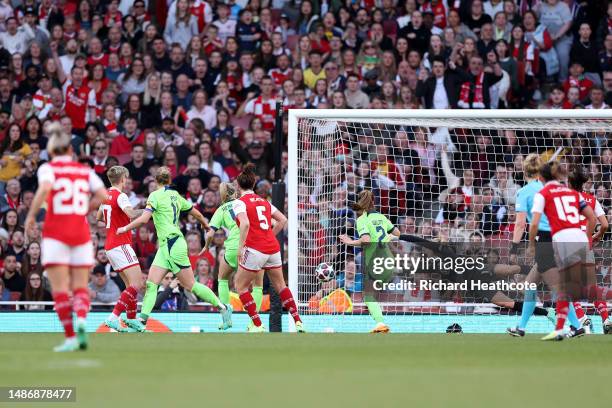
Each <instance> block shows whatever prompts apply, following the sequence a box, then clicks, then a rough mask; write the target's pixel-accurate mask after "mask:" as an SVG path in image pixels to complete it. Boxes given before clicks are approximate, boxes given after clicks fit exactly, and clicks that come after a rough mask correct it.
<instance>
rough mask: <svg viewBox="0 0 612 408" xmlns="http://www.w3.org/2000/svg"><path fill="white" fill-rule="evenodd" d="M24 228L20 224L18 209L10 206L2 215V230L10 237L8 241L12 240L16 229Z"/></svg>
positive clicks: (0, 229)
mask: <svg viewBox="0 0 612 408" xmlns="http://www.w3.org/2000/svg"><path fill="white" fill-rule="evenodd" d="M22 230H23V229H22V227H21V226H20V224H19V217H18V214H17V210H15V209H14V208H9V209H8V210H7V211H6V212H5V213H4V216H3V217H2V228H0V231H3V232H4V233H5V234H6V236H7V237H8V239H7V241H10V240H11V239H12V236H13V234H14V233H15V231H22Z"/></svg>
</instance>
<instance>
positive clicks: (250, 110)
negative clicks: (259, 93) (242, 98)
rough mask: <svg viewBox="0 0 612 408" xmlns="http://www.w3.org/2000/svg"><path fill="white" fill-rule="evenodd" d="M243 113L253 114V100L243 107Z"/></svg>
mask: <svg viewBox="0 0 612 408" xmlns="http://www.w3.org/2000/svg"><path fill="white" fill-rule="evenodd" d="M244 112H245V113H251V114H252V113H255V99H251V100H250V101H248V102H247V104H246V105H245V107H244Z"/></svg>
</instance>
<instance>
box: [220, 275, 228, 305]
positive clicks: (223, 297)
mask: <svg viewBox="0 0 612 408" xmlns="http://www.w3.org/2000/svg"><path fill="white" fill-rule="evenodd" d="M219 300H220V301H221V303H224V304H226V305H227V304H229V302H230V292H229V281H228V280H227V279H219Z"/></svg>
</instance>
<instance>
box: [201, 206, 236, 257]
mask: <svg viewBox="0 0 612 408" xmlns="http://www.w3.org/2000/svg"><path fill="white" fill-rule="evenodd" d="M233 203H234V201H229V202H227V203H224V204H221V206H220V207H219V208H217V211H215V213H214V214H213V216H212V218H211V219H210V222H209V223H208V224H209V225H210V226H211V227H212V228H214V229H216V230H217V229H219V228H225V229H227V230H229V235H228V236H227V238H226V239H225V244H224V245H225V249H226V250H227V249H238V244H239V243H240V228H238V225H237V224H236V221H235V220H234V216H233V211H232V205H233Z"/></svg>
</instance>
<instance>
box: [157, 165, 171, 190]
mask: <svg viewBox="0 0 612 408" xmlns="http://www.w3.org/2000/svg"><path fill="white" fill-rule="evenodd" d="M171 180H172V173H171V172H170V168H169V167H168V166H161V167H160V168H159V169H157V173H155V181H157V184H159V185H162V186H167V185H169V184H170V181H171Z"/></svg>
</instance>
